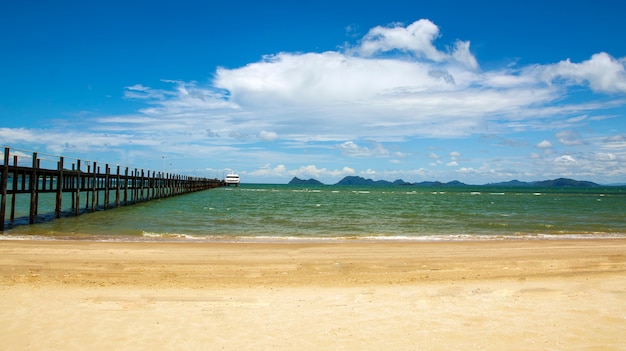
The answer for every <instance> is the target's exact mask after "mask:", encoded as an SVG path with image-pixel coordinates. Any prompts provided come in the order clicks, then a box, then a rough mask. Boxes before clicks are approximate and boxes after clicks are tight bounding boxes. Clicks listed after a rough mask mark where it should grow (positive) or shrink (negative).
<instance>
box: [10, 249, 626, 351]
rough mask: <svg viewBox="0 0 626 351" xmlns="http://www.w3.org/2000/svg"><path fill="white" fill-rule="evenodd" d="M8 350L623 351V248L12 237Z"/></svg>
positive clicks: (625, 336)
mask: <svg viewBox="0 0 626 351" xmlns="http://www.w3.org/2000/svg"><path fill="white" fill-rule="evenodd" d="M0 310H1V311H2V312H1V318H0V340H2V342H1V343H0V349H2V350H33V349H36V350H85V349H90V350H459V349H465V350H478V349H480V350H549V349H551V350H626V333H624V330H625V328H626V239H602V240H596V239H586V240H519V241H516V240H505V241H477V242H472V241H463V242H406V243H403V242H362V241H358V240H354V241H349V240H348V241H345V242H336V243H325V242H315V243H205V242H93V241H65V240H57V241H43V240H19V241H11V240H0Z"/></svg>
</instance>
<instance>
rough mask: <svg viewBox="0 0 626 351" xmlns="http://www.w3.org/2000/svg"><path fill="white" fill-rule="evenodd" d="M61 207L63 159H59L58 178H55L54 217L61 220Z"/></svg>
mask: <svg viewBox="0 0 626 351" xmlns="http://www.w3.org/2000/svg"><path fill="white" fill-rule="evenodd" d="M62 207H63V157H60V158H59V176H58V177H57V198H56V216H57V218H61V209H62Z"/></svg>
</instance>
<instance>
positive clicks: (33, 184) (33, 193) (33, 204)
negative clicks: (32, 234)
mask: <svg viewBox="0 0 626 351" xmlns="http://www.w3.org/2000/svg"><path fill="white" fill-rule="evenodd" d="M37 187H38V184H37V153H36V152H33V169H32V170H31V172H30V189H29V190H30V215H29V220H28V221H29V223H30V224H33V223H35V216H36V215H37Z"/></svg>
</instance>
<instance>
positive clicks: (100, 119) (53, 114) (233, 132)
mask: <svg viewBox="0 0 626 351" xmlns="http://www.w3.org/2000/svg"><path fill="white" fill-rule="evenodd" d="M624 13H626V5H625V4H622V3H621V2H619V1H614V0H611V1H605V0H599V1H535V0H530V1H523V2H514V3H511V2H506V1H474V2H469V1H445V2H432V3H431V2H422V1H385V2H383V1H323V0H320V1H293V2H283V1H267V2H265V1H220V2H215V1H176V2H173V1H172V2H166V1H95V0H94V1H13V2H6V1H5V2H2V4H0V82H1V84H0V120H1V121H2V123H1V125H0V143H1V144H3V145H8V146H11V147H13V148H17V149H19V150H28V151H37V152H39V153H40V154H42V155H63V156H66V157H68V158H80V159H81V160H90V161H97V162H98V163H100V164H102V163H109V164H111V165H116V164H119V165H121V166H129V167H131V168H143V169H150V170H159V171H160V170H164V169H165V170H166V171H168V172H171V173H179V174H187V175H202V176H209V177H214V176H218V177H222V176H223V175H224V173H225V172H227V170H228V169H234V170H236V171H237V172H238V173H239V174H240V175H241V177H242V181H243V182H248V183H250V182H257V183H286V182H288V181H289V180H290V179H291V178H292V177H294V176H297V177H300V178H307V179H308V178H315V179H318V180H320V181H322V182H324V183H328V184H333V183H335V182H337V181H339V180H340V179H341V178H343V177H345V176H348V175H358V176H363V177H366V178H372V179H387V180H395V179H399V178H400V179H404V180H405V181H411V182H419V181H425V180H440V181H451V180H460V181H463V182H466V183H470V184H484V183H489V182H498V181H507V180H512V179H518V180H524V181H532V180H544V179H553V178H558V177H568V178H574V179H580V180H591V181H596V182H599V183H623V182H626V122H625V118H626V116H625V115H626V45H625V44H624V43H626V27H625V26H624V25H623V14H624Z"/></svg>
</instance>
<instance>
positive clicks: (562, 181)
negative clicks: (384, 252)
mask: <svg viewBox="0 0 626 351" xmlns="http://www.w3.org/2000/svg"><path fill="white" fill-rule="evenodd" d="M288 184H290V185H324V183H322V182H320V181H319V180H316V179H313V178H311V179H308V180H303V179H300V178H298V177H293V179H292V180H291V181H290V182H289V183H288ZM334 185H348V186H350V185H360V186H422V187H426V186H450V187H452V186H480V185H474V184H466V183H463V182H460V181H458V180H453V181H450V182H447V183H443V182H440V181H423V182H415V183H409V182H405V181H404V180H402V179H396V180H394V181H393V182H391V181H388V180H373V179H366V178H363V177H360V176H346V177H344V178H343V179H341V180H340V181H339V182H337V183H335V184H334ZM482 186H499V187H524V186H536V187H597V186H600V184H597V183H594V182H590V181H580V180H574V179H568V178H557V179H551V180H542V181H533V182H523V181H519V180H511V181H507V182H499V183H487V184H482Z"/></svg>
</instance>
